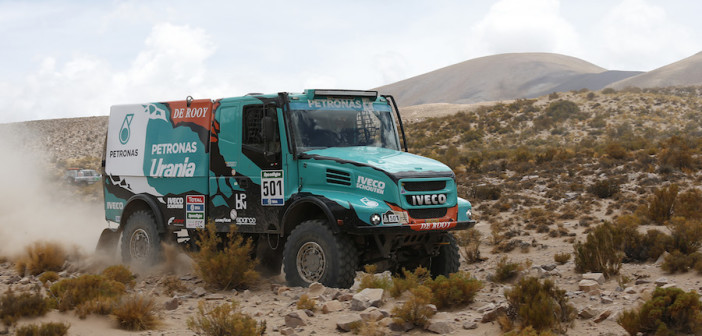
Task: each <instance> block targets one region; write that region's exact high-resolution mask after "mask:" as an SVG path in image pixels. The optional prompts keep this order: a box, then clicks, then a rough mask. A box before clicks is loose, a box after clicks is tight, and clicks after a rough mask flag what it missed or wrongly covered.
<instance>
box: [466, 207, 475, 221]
mask: <svg viewBox="0 0 702 336" xmlns="http://www.w3.org/2000/svg"><path fill="white" fill-rule="evenodd" d="M466 216H468V219H471V218H472V217H473V211H471V209H468V211H466Z"/></svg>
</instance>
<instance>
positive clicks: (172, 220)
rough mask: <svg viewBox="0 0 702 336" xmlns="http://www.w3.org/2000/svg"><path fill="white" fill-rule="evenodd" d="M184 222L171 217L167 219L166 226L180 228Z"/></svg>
mask: <svg viewBox="0 0 702 336" xmlns="http://www.w3.org/2000/svg"><path fill="white" fill-rule="evenodd" d="M184 222H185V220H183V219H180V218H175V217H171V218H169V219H168V225H180V226H182V225H183V223H184Z"/></svg>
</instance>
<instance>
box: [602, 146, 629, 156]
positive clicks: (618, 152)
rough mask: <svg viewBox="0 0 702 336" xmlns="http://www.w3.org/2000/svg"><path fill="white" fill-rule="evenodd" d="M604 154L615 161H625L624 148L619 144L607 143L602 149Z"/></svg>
mask: <svg viewBox="0 0 702 336" xmlns="http://www.w3.org/2000/svg"><path fill="white" fill-rule="evenodd" d="M604 151H605V153H606V154H607V155H609V157H611V158H613V159H616V160H622V159H626V156H627V155H626V154H627V153H626V148H625V147H624V146H622V144H620V143H619V142H609V143H607V145H606V146H605V149H604Z"/></svg>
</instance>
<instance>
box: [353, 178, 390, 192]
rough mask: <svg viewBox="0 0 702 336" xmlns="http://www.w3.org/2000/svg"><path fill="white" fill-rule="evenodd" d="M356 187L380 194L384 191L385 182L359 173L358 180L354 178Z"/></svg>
mask: <svg viewBox="0 0 702 336" xmlns="http://www.w3.org/2000/svg"><path fill="white" fill-rule="evenodd" d="M356 188H358V189H361V190H367V191H370V192H374V193H376V194H381V195H382V194H384V193H385V182H383V181H378V180H374V179H372V178H368V177H363V176H360V175H359V176H358V180H356Z"/></svg>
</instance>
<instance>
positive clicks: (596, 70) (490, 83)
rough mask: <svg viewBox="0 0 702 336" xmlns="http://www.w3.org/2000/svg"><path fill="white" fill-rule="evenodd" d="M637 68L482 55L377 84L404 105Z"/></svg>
mask: <svg viewBox="0 0 702 336" xmlns="http://www.w3.org/2000/svg"><path fill="white" fill-rule="evenodd" d="M640 73H641V72H636V71H608V70H606V69H604V68H601V67H599V66H597V65H594V64H592V63H589V62H586V61H583V60H581V59H578V58H575V57H570V56H565V55H560V54H551V53H513V54H501V55H494V56H486V57H481V58H476V59H472V60H468V61H465V62H462V63H458V64H454V65H451V66H448V67H445V68H441V69H438V70H435V71H432V72H429V73H426V74H423V75H419V76H416V77H412V78H409V79H405V80H402V81H399V82H396V83H392V84H389V85H385V86H381V87H379V88H377V90H379V91H380V92H383V93H387V94H392V95H393V96H395V98H396V99H397V100H398V103H399V104H400V105H402V106H411V105H420V104H430V103H451V104H470V103H477V102H485V101H497V100H508V99H516V98H534V97H538V96H542V95H544V94H547V93H551V92H555V91H569V90H579V89H583V88H586V89H590V90H600V89H602V88H604V87H605V86H607V85H609V84H611V83H613V82H616V81H620V80H622V79H625V78H628V77H631V76H635V75H638V74H640Z"/></svg>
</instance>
